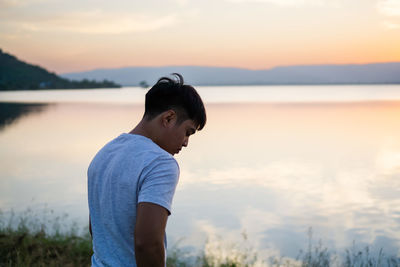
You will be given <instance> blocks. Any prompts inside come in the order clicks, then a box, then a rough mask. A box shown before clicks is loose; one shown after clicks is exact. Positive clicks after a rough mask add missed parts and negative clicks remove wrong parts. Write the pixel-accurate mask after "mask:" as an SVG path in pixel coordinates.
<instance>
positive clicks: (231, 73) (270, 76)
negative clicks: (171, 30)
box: [61, 62, 400, 86]
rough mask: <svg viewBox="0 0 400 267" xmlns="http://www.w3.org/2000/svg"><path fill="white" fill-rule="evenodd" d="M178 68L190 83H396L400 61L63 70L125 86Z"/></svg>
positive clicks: (70, 75) (76, 76) (74, 76)
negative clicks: (244, 67)
mask: <svg viewBox="0 0 400 267" xmlns="http://www.w3.org/2000/svg"><path fill="white" fill-rule="evenodd" d="M173 72H178V73H181V74H182V75H183V77H185V81H186V82H187V83H189V84H193V85H292V84H293V85H313V84H318V85H319V84H399V83H400V62H392V63H374V64H346V65H301V66H282V67H275V68H272V69H265V70H249V69H243V68H225V67H207V66H165V67H125V68H115V69H95V70H91V71H84V72H75V73H65V74H61V76H63V77H66V78H70V79H80V78H82V77H88V78H90V79H95V80H101V79H111V80H113V81H116V82H117V83H120V84H122V85H124V86H139V84H140V82H142V81H146V82H147V83H148V84H154V83H155V82H156V81H157V79H158V78H160V77H161V76H165V75H168V74H170V73H173Z"/></svg>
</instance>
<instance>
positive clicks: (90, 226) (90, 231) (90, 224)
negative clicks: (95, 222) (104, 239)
mask: <svg viewBox="0 0 400 267" xmlns="http://www.w3.org/2000/svg"><path fill="white" fill-rule="evenodd" d="M89 233H90V236H91V237H92V238H93V234H92V222H91V221H90V214H89Z"/></svg>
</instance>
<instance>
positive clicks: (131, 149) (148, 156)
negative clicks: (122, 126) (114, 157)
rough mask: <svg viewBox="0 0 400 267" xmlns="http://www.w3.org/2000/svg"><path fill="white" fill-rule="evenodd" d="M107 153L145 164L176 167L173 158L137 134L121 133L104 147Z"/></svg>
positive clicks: (149, 140)
mask: <svg viewBox="0 0 400 267" xmlns="http://www.w3.org/2000/svg"><path fill="white" fill-rule="evenodd" d="M106 147H107V148H106ZM105 148H106V150H108V151H111V152H112V151H115V152H116V154H119V155H120V156H121V157H126V159H128V160H134V159H135V160H139V161H143V162H146V164H150V163H157V162H165V161H166V162H171V163H173V164H176V165H178V163H177V161H176V160H175V158H174V157H173V156H172V155H171V154H169V153H168V152H167V151H165V150H164V149H162V148H161V147H159V146H158V145H157V144H156V143H154V142H153V141H152V140H151V139H149V138H147V137H145V136H142V135H137V134H130V133H123V134H121V135H119V136H118V137H117V138H115V139H113V140H112V141H111V142H109V143H108V144H107V145H106V146H105Z"/></svg>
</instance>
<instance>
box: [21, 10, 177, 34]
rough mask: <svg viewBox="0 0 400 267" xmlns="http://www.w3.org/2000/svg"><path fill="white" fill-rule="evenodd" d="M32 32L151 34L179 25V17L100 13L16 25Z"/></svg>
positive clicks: (90, 12)
mask: <svg viewBox="0 0 400 267" xmlns="http://www.w3.org/2000/svg"><path fill="white" fill-rule="evenodd" d="M14 23H15V24H16V25H18V26H19V27H22V28H23V29H24V30H26V31H30V32H60V31H61V32H72V33H84V34H122V33H132V32H149V31H155V30H158V29H162V28H165V27H169V26H172V25H174V24H176V23H177V18H176V16H175V15H166V16H164V17H156V18H153V17H149V16H144V15H134V14H124V13H117V14H116V13H113V14H110V13H106V12H103V11H100V10H93V11H88V12H74V13H68V14H62V15H61V16H52V17H42V18H38V19H31V20H23V21H14Z"/></svg>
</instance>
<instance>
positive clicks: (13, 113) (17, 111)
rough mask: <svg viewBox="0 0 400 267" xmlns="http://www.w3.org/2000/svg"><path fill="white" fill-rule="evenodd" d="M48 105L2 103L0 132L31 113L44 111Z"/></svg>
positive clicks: (0, 107)
mask: <svg viewBox="0 0 400 267" xmlns="http://www.w3.org/2000/svg"><path fill="white" fill-rule="evenodd" d="M47 106H48V104H22V103H1V102H0V131H2V130H3V129H4V128H5V127H7V126H9V125H11V124H13V123H15V122H16V121H18V120H19V119H20V118H22V117H24V116H28V115H29V114H30V113H38V112H42V111H44V109H45V108H46V107H47Z"/></svg>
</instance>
